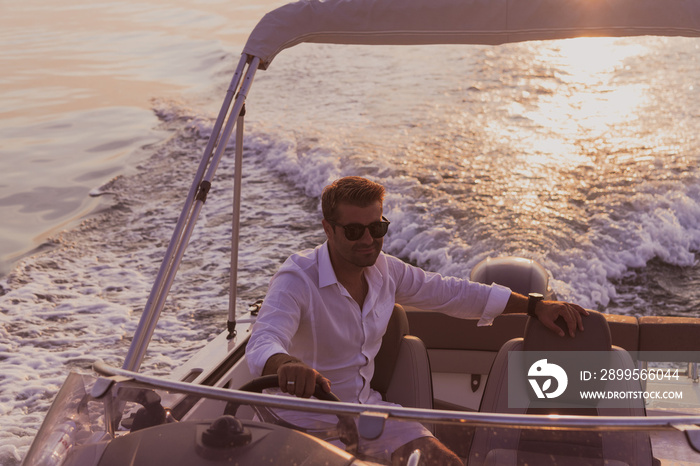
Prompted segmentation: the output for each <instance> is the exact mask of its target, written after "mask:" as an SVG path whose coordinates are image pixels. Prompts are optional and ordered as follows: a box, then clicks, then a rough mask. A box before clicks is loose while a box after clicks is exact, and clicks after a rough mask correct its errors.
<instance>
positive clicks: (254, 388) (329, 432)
mask: <svg viewBox="0 0 700 466" xmlns="http://www.w3.org/2000/svg"><path fill="white" fill-rule="evenodd" d="M268 388H279V381H278V379H277V375H274V374H273V375H264V376H262V377H257V378H255V379H253V380H251V381H249V382H247V383H246V384H244V385H243V386H242V387H240V388H239V390H240V391H243V392H255V393H262V391H263V390H265V389H268ZM313 397H314V398H317V399H319V400H322V401H335V402H340V398H338V397H337V396H336V395H335V394H334V393H333V392H326V391H324V390H323V388H321V386H320V385H318V384H316V389H315V390H314V394H313ZM239 407H240V404H239V403H234V402H232V401H230V402H229V403H228V404H227V405H226V409H225V410H224V414H230V415H232V416H235V415H236V412H238V408H239ZM252 408H253V410H254V411H255V413H256V414H257V416H258V417H259V418H260V419H261V420H262V421H263V422H269V423H273V424H277V425H280V426H283V427H287V428H290V429H294V430H297V431H299V432H304V433H306V434H309V435H313V436H314V437H318V438H321V439H322V440H323V439H327V438H329V437H331V436H334V435H335V436H337V438H339V439H340V441H341V442H343V444H345V450H346V451H347V452H349V453H352V454H354V453H356V452H357V444H358V439H359V435H358V432H357V425H356V424H355V421H354V420H353V418H352V417H351V416H347V415H340V414H338V415H336V416H337V417H338V424H336V427H335V428H331V429H307V428H304V427H301V426H298V425H296V424H292V423H290V422H287V421H285V420H284V419H282V418H280V417H279V416H277V415H276V414H274V412H273V411H272V410H270V409H268V408H265V407H256V406H252Z"/></svg>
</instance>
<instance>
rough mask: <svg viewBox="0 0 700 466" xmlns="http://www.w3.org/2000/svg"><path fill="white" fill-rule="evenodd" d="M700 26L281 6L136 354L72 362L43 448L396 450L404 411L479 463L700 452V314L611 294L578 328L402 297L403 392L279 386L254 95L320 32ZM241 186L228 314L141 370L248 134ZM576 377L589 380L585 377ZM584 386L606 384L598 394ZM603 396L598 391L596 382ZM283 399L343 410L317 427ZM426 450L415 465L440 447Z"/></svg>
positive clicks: (577, 5) (51, 461)
mask: <svg viewBox="0 0 700 466" xmlns="http://www.w3.org/2000/svg"><path fill="white" fill-rule="evenodd" d="M637 35H666V36H676V35H680V36H688V37H698V36H700V6H699V5H697V4H694V3H693V2H688V1H684V0H668V1H665V2H659V1H658V0H634V1H632V0H607V1H605V2H602V1H591V0H587V1H582V0H519V1H517V2H514V1H508V0H491V1H486V0H325V1H318V0H304V1H300V2H297V3H291V4H288V5H285V6H283V7H281V8H278V9H276V10H274V11H271V12H270V13H268V14H267V15H266V16H265V17H264V18H262V20H261V21H260V23H259V24H258V25H257V26H256V28H255V29H254V30H253V31H252V33H251V35H250V38H249V40H248V42H247V44H246V46H245V48H244V50H243V53H242V55H241V58H240V61H239V63H238V66H237V68H236V71H235V73H234V76H233V78H232V80H231V84H230V86H229V88H228V90H227V92H226V96H225V98H224V102H223V105H222V107H221V110H220V112H219V115H218V118H217V120H216V123H215V125H214V131H213V132H212V136H211V138H210V140H209V143H208V144H207V147H206V149H205V152H204V154H203V156H202V158H201V162H200V164H199V166H198V167H197V169H196V174H195V177H194V181H193V183H192V185H191V188H190V191H189V193H188V196H187V198H186V199H185V201H184V207H183V210H182V213H181V215H180V218H179V220H178V222H177V225H176V227H175V231H174V232H173V235H172V239H171V241H170V243H169V246H168V248H167V250H166V252H165V257H164V260H163V263H162V266H161V268H160V270H159V272H158V275H157V276H156V277H155V280H154V282H155V283H154V286H153V288H152V291H151V294H150V296H149V298H148V301H147V303H146V306H145V309H144V312H143V314H142V316H141V320H140V322H139V325H138V328H137V330H136V332H135V334H134V336H133V340H132V344H131V346H130V349H129V351H128V353H127V354H126V355H125V357H124V364H123V366H122V367H114V366H110V365H108V364H106V363H104V362H101V361H95V364H94V366H93V369H94V371H93V372H92V373H82V372H73V373H71V374H69V375H68V378H67V379H66V381H65V383H64V385H63V387H62V389H61V390H60V392H59V393H58V395H57V396H56V399H55V401H54V402H53V404H52V406H51V408H50V410H49V412H48V413H47V415H46V418H45V420H44V422H43V424H42V426H41V428H40V430H39V432H38V433H37V435H36V437H35V439H34V442H33V443H32V446H31V447H30V449H29V451H28V452H27V455H26V456H25V458H24V462H23V464H25V465H28V466H32V465H67V466H69V465H123V464H133V465H161V464H163V465H164V464H168V465H178V464H187V465H191V464H203V465H204V464H212V465H218V464H240V465H258V464H280V465H281V464H285V465H286V464H326V465H333V464H339V465H340V464H343V465H348V464H356V465H363V464H381V461H380V460H379V459H377V458H372V457H367V456H365V455H364V454H363V453H362V451H360V450H359V449H358V444H359V442H360V441H361V439H373V438H377V437H378V436H379V435H381V432H382V430H383V429H384V426H385V425H386V422H387V421H396V422H419V423H422V424H423V425H425V426H426V427H428V428H429V429H430V430H431V431H432V432H433V433H434V435H435V436H436V437H437V438H439V439H440V440H441V441H442V442H443V443H445V444H446V445H447V446H448V447H449V448H451V449H452V450H453V451H454V452H455V453H456V454H457V455H458V456H460V457H461V458H462V459H463V460H464V462H465V463H466V464H468V465H496V464H498V465H501V464H538V465H548V464H551V465H560V464H562V465H584V464H592V465H593V464H595V465H597V464H609V465H663V464H700V399H699V396H700V390H699V387H700V384H699V383H700V378H699V376H698V371H697V364H698V362H700V351H698V350H699V349H700V348H698V346H699V344H698V342H700V318H685V317H664V316H642V317H635V316H628V315H615V314H605V313H601V312H596V311H591V312H590V314H589V316H587V317H585V318H584V326H585V331H584V332H580V333H579V334H578V335H577V336H576V337H575V338H570V337H564V338H560V337H558V336H556V335H555V334H554V333H553V332H550V331H549V330H546V329H544V327H543V326H542V325H541V324H540V323H539V322H538V321H537V320H536V319H532V318H529V317H528V316H527V315H503V316H499V317H498V318H496V320H495V321H494V324H493V325H492V326H490V327H477V324H476V321H472V320H460V319H455V318H453V317H449V316H446V315H442V314H439V313H436V312H434V311H431V310H429V309H417V308H411V307H404V306H401V303H397V305H396V307H395V308H394V314H393V315H392V318H391V320H390V323H389V327H388V329H387V332H386V334H385V336H384V340H383V342H382V348H381V350H380V353H379V355H378V356H377V359H376V370H375V375H374V378H373V379H372V382H371V384H372V387H373V388H374V389H376V390H377V391H379V392H380V393H382V395H383V397H385V398H386V399H387V400H389V401H394V402H396V403H399V404H400V405H401V406H402V407H387V406H374V405H361V404H353V403H344V402H341V401H340V400H338V399H337V397H335V396H334V395H332V394H327V393H324V392H323V391H322V390H317V391H316V395H317V397H316V398H314V399H301V398H293V397H289V396H282V395H280V394H276V393H268V392H266V390H267V389H273V390H274V388H275V387H276V386H277V380H276V377H275V376H271V377H262V378H255V377H253V376H252V375H251V374H250V372H249V370H248V366H247V364H246V360H245V345H246V342H247V340H248V337H249V335H250V332H251V327H252V325H253V323H254V322H255V319H256V316H257V312H258V311H259V309H260V302H256V303H253V304H251V306H250V307H249V308H248V309H246V310H245V311H243V312H241V311H239V310H238V309H237V304H236V303H237V296H236V283H237V276H236V275H237V272H236V271H237V269H238V252H237V251H238V249H237V244H238V237H239V232H240V221H239V213H240V209H241V203H242V199H243V198H242V193H241V173H242V170H243V139H244V118H245V101H246V97H247V95H248V94H249V92H250V90H251V86H252V84H253V80H254V78H255V75H256V73H257V72H259V71H263V70H266V69H267V68H268V67H270V65H271V63H272V61H273V59H274V58H275V56H276V55H277V54H279V53H281V52H283V51H284V50H285V49H287V48H289V47H292V46H295V45H298V44H301V43H304V42H321V43H336V44H350V45H352V44H361V45H376V46H382V45H413V46H428V45H431V44H485V45H498V44H503V43H509V42H518V41H533V40H552V39H565V38H574V37H582V36H613V37H620V36H637ZM232 137H233V141H234V143H235V144H234V157H235V167H236V168H235V184H234V186H235V195H234V200H233V210H234V212H235V213H236V214H235V215H234V220H233V225H232V228H231V230H232V245H233V247H232V254H231V271H232V272H231V280H230V283H231V284H230V294H229V306H228V308H229V315H228V325H227V329H226V330H224V331H223V332H221V333H220V334H218V336H217V337H215V338H214V339H213V340H212V341H210V342H209V343H208V344H207V345H206V346H205V347H204V348H202V349H201V350H200V351H198V352H197V353H196V354H194V355H193V356H192V357H191V358H190V359H189V360H188V361H186V362H185V363H183V364H182V365H181V366H179V367H178V368H177V369H176V370H174V371H173V372H172V373H171V374H170V375H169V376H167V377H165V376H153V375H148V374H144V373H141V372H139V368H140V366H141V363H142V361H143V359H144V356H145V354H146V352H147V348H148V345H149V342H150V340H151V338H152V336H153V334H154V332H155V329H156V324H157V322H158V318H159V315H160V313H161V310H162V309H163V306H164V303H165V300H166V298H167V295H168V293H169V291H170V288H171V286H172V284H173V280H174V277H175V274H176V273H177V270H178V266H179V264H180V261H181V260H182V258H183V256H184V254H185V250H186V247H187V244H188V242H189V240H190V237H191V235H192V231H193V228H194V225H195V223H196V221H197V218H198V217H199V216H200V213H201V211H202V209H203V208H204V206H205V202H206V200H207V196H208V195H209V192H210V188H211V186H212V183H213V182H214V175H215V172H216V169H217V166H218V165H219V162H220V161H221V159H222V157H224V156H225V155H227V154H228V151H227V150H226V149H227V147H228V146H229V141H230V140H231V139H232ZM471 279H472V280H474V281H483V282H487V283H488V282H497V283H502V284H505V285H507V286H509V287H510V288H511V289H513V290H515V291H518V292H522V293H529V292H539V293H542V294H545V295H547V296H549V297H551V296H553V295H552V290H551V289H550V287H549V279H550V276H549V274H548V272H547V271H546V270H545V269H544V268H543V267H542V266H541V265H539V264H537V263H536V262H534V261H532V260H530V259H526V258H519V257H494V258H490V259H487V260H486V261H484V262H483V263H481V264H479V265H478V266H476V267H474V269H473V270H472V275H471ZM570 393H571V394H570ZM581 393H587V394H589V395H590V396H589V398H585V399H584V397H583V396H582V395H581ZM591 394H593V395H591ZM280 410H285V411H289V410H292V411H302V412H309V413H321V414H328V415H331V416H334V417H335V418H337V419H338V422H337V425H336V426H335V428H332V429H311V428H305V427H302V426H299V425H296V424H294V423H293V422H291V421H289V420H287V419H284V417H283V416H281V415H279V411H280ZM429 462H430V458H427V457H425V455H424V454H423V453H422V452H421V451H420V450H416V451H414V452H412V453H411V454H410V455H409V457H408V458H407V459H406V464H410V465H419V464H429Z"/></svg>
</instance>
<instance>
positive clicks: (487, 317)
mask: <svg viewBox="0 0 700 466" xmlns="http://www.w3.org/2000/svg"><path fill="white" fill-rule="evenodd" d="M510 295H511V290H510V288H508V287H505V286H503V285H498V284H496V283H492V284H491V292H490V293H489V299H488V300H487V301H486V306H485V307H484V312H483V313H482V314H481V318H480V319H479V322H477V324H476V325H477V327H486V326H489V325H491V324H493V319H495V318H496V317H498V316H500V315H501V313H502V312H503V310H504V309H505V308H506V304H507V303H508V300H509V299H510Z"/></svg>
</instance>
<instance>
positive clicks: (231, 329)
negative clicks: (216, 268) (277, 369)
mask: <svg viewBox="0 0 700 466" xmlns="http://www.w3.org/2000/svg"><path fill="white" fill-rule="evenodd" d="M244 117H245V107H243V110H242V111H241V114H240V116H239V117H238V125H237V126H236V163H235V170H236V171H235V173H234V182H233V183H234V184H233V219H232V221H231V280H230V285H229V301H228V321H227V328H228V336H227V337H226V338H228V339H229V340H230V339H232V338H234V337H235V336H236V294H237V289H236V288H237V286H238V240H239V236H240V231H241V182H242V179H243V120H244Z"/></svg>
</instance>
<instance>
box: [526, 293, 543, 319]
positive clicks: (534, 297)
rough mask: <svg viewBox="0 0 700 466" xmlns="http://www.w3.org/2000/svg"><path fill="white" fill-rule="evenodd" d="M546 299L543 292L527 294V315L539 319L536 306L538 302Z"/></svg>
mask: <svg viewBox="0 0 700 466" xmlns="http://www.w3.org/2000/svg"><path fill="white" fill-rule="evenodd" d="M543 299H544V295H542V293H529V294H528V295H527V315H529V316H531V317H534V318H535V319H537V314H535V308H536V307H537V303H539V302H540V301H542V300H543Z"/></svg>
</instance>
